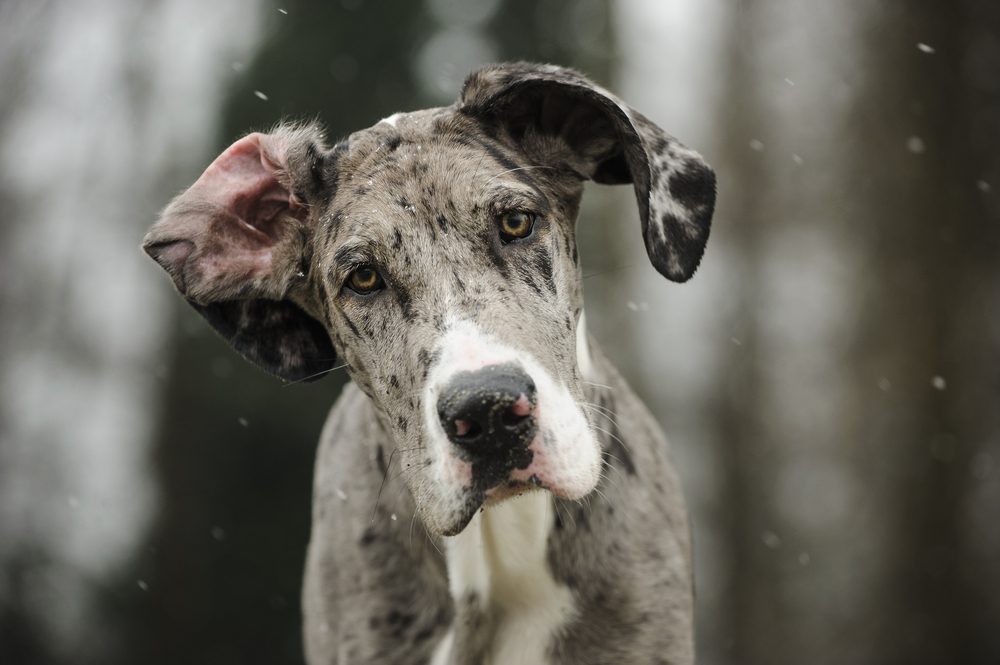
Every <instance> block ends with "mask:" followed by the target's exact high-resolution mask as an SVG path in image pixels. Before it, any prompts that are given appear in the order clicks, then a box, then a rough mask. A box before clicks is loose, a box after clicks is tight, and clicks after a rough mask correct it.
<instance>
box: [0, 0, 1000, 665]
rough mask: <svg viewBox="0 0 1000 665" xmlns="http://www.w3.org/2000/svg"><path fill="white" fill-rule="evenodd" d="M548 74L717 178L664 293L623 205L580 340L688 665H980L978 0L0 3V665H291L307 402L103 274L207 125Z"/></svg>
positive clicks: (358, 120) (993, 554)
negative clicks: (699, 242) (648, 412)
mask: <svg viewBox="0 0 1000 665" xmlns="http://www.w3.org/2000/svg"><path fill="white" fill-rule="evenodd" d="M521 58H523V59H532V60H545V61H551V62H557V63H561V64H566V65H571V66H575V67H578V68H580V69H582V70H583V71H585V72H587V73H588V74H589V75H591V76H592V77H593V78H595V79H596V80H598V81H600V82H601V83H602V84H604V85H605V86H607V87H609V88H611V89H613V90H616V91H618V92H619V93H620V95H621V96H622V97H624V98H625V99H626V100H628V101H629V102H630V103H631V104H632V105H634V106H635V107H637V108H638V109H640V110H641V111H643V112H644V113H645V114H646V115H648V116H650V117H651V118H653V119H654V120H656V121H657V122H659V123H660V124H661V125H662V126H663V127H665V128H666V129H667V130H668V131H670V132H672V133H674V134H676V135H677V136H679V137H680V138H681V139H682V140H683V141H684V142H685V143H687V144H688V145H690V146H692V147H694V148H696V149H698V150H699V151H701V152H702V153H703V154H704V155H705V156H706V157H707V158H708V160H709V162H711V163H712V164H713V165H714V166H715V167H716V168H717V170H718V174H719V183H720V199H719V205H718V213H717V216H716V220H715V224H714V228H713V231H712V237H711V240H710V243H709V249H708V253H707V255H706V258H705V261H704V263H703V266H702V268H701V269H700V270H699V272H698V274H697V275H696V277H695V279H694V280H693V281H692V282H690V283H688V284H685V285H675V284H671V283H668V282H666V281H664V280H662V279H660V278H659V276H658V275H657V274H656V273H655V271H654V270H653V269H652V268H651V266H650V265H649V264H648V262H647V261H646V259H645V255H644V254H643V251H642V243H641V240H640V235H639V232H638V224H637V216H636V210H635V203H634V200H633V198H632V194H631V191H630V189H631V188H628V187H624V188H601V187H599V186H592V187H589V188H588V193H587V194H586V204H585V209H584V211H583V213H582V215H581V220H580V227H579V228H580V244H581V252H582V256H583V263H584V266H585V274H586V278H585V290H586V297H587V308H588V322H589V323H590V324H591V329H592V332H593V333H594V334H595V335H596V337H597V338H598V339H599V340H600V341H601V342H602V343H603V346H604V349H605V351H606V352H607V353H608V354H609V355H610V356H611V358H612V359H613V360H614V361H616V362H617V363H618V365H619V366H620V367H621V368H622V370H623V371H624V372H625V374H626V375H627V376H628V377H629V378H630V380H631V381H632V382H633V384H634V385H635V387H636V388H637V390H638V391H639V393H640V394H641V395H642V396H643V397H644V398H645V399H646V400H647V402H648V403H649V404H650V405H651V406H652V407H653V410H654V411H655V412H656V414H657V415H658V417H659V419H660V421H661V422H662V424H663V425H664V427H665V428H666V430H667V432H668V435H669V436H670V438H671V440H672V442H673V454H674V456H675V458H676V461H677V463H678V466H679V467H680V471H681V476H682V478H683V481H684V486H685V491H686V494H687V497H688V501H689V504H690V508H691V511H692V515H693V522H694V531H695V558H696V562H697V593H698V650H699V656H700V662H702V663H705V664H710V665H713V664H719V665H721V664H743V663H746V664H757V663H760V664H779V665H780V664H786V663H787V664H789V665H791V664H793V663H796V664H797V663H838V664H840V663H852V664H868V663H871V664H883V663H885V664H893V663H901V664H902V663H907V664H918V665H919V664H925V663H926V664H932V663H934V664H936V663H941V664H946V663H948V664H950V663H961V664H978V663H983V664H995V663H1000V630H998V628H1000V408H998V407H1000V399H998V398H1000V363H998V359H1000V354H998V351H1000V260H998V259H1000V252H998V250H1000V3H998V2H996V0H954V1H950V2H943V1H942V2H930V1H927V2H910V1H907V0H845V1H841V2H823V1H821V0H809V1H802V0H742V1H734V0H580V1H571V0H475V1H473V0H420V1H416V0H391V1H390V0H382V1H375V0H333V1H328V2H323V3H321V2H306V1H305V0H277V2H271V1H269V0H213V2H201V1H198V0H130V1H129V2H125V1H124V0H122V1H119V2H112V1H99V0H88V1H84V0H81V1H79V2H54V1H42V0H7V1H6V2H3V3H0V663H5V664H8V665H48V664H53V665H54V664H74V665H76V664H80V665H89V664H91V663H93V664H97V663H101V664H122V665H125V664H131V663H144V664H147V665H157V664H161V663H162V664H164V665H166V664H168V663H169V664H171V665H175V664H177V663H212V664H216V665H225V664H230V663H231V664H234V665H235V664H240V665H247V664H254V663H272V664H273V663H299V662H301V660H302V652H301V647H300V637H299V631H300V611H299V599H298V598H299V586H300V580H301V574H302V564H303V557H304V548H305V545H306V542H307V538H308V530H309V522H308V519H309V514H310V482H311V470H312V462H313V454H314V448H315V444H316V441H317V438H318V432H319V429H320V426H321V423H322V421H323V419H324V417H325V414H326V411H327V409H328V407H329V405H330V403H331V402H332V401H333V399H334V398H335V397H336V395H337V394H338V392H339V390H340V386H341V385H342V384H343V381H344V380H345V377H344V376H343V374H342V373H337V375H333V376H330V377H328V378H326V379H325V380H324V381H321V382H318V383H314V384H304V385H291V386H283V385H281V384H280V383H279V382H277V381H276V380H274V379H271V378H269V377H267V376H265V375H263V374H262V373H259V372H257V371H256V370H254V369H253V368H251V367H249V366H246V365H244V364H243V363H242V361H241V360H239V358H237V357H236V356H235V354H233V353H232V352H231V351H230V350H229V349H228V348H227V347H226V346H225V344H224V343H223V342H222V341H221V340H220V339H218V338H217V337H215V336H214V335H213V334H211V333H210V332H209V331H208V329H207V326H205V325H204V324H203V323H202V322H201V321H200V320H199V319H198V318H197V316H196V315H195V314H194V313H193V312H192V311H190V310H189V309H187V308H186V306H184V305H183V303H182V302H181V300H180V299H179V298H177V297H176V296H175V294H174V293H173V291H172V289H171V287H170V286H169V283H168V281H167V280H166V278H165V277H164V276H163V275H162V274H161V273H160V271H159V270H158V269H157V268H156V266H155V265H154V264H153V263H152V262H151V261H149V260H148V259H146V258H145V257H144V256H142V255H141V254H140V252H139V250H138V245H139V241H140V239H141V237H142V235H143V233H144V231H145V229H146V228H147V227H148V226H149V225H150V224H151V223H152V221H153V220H154V219H155V216H156V214H157V211H158V209H159V208H161V207H162V206H163V205H164V204H165V203H166V202H167V201H168V200H169V198H170V197H171V196H172V195H173V194H174V193H176V192H177V191H178V190H180V189H181V188H183V187H184V186H186V185H187V184H189V183H191V182H192V181H193V180H194V179H195V178H196V177H197V175H198V174H199V173H200V171H201V169H202V168H204V166H205V165H206V164H207V163H208V162H209V161H210V160H211V158H212V157H213V156H214V155H215V154H217V153H218V152H219V151H220V150H221V149H222V148H223V147H225V146H226V145H228V144H229V143H230V142H231V141H233V140H234V139H235V138H236V137H238V136H239V135H240V134H241V133H243V132H245V131H247V130H248V129H253V128H266V127H268V126H269V125H271V124H272V123H274V122H275V121H276V120H278V119H280V118H282V117H313V116H317V115H318V116H319V117H320V118H322V120H323V121H324V122H325V123H326V124H327V126H328V127H329V128H330V133H331V134H332V135H333V136H340V135H346V134H347V133H349V132H350V131H352V130H353V129H357V128H361V127H364V126H367V125H369V124H371V123H373V122H375V121H376V120H377V119H378V118H381V117H384V116H387V115H389V114H390V113H392V112H394V111H397V110H409V109H415V108H421V107H425V106H428V105H437V104H443V103H450V101H451V100H452V99H454V97H455V95H456V94H457V91H458V87H459V84H460V82H461V80H462V78H463V77H464V75H465V74H466V73H467V71H468V70H470V69H471V68H473V67H475V66H477V65H478V64H481V63H485V62H489V61H495V60H504V59H521Z"/></svg>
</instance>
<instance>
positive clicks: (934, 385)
mask: <svg viewBox="0 0 1000 665" xmlns="http://www.w3.org/2000/svg"><path fill="white" fill-rule="evenodd" d="M971 9H975V10H978V11H975V12H973V11H970V10H971ZM990 15H992V16H991V17H990ZM998 15H1000V14H998V11H997V6H996V3H980V2H967V3H960V2H956V3H917V4H913V3H904V2H896V3H892V4H891V5H889V6H888V7H887V8H886V10H885V12H884V13H883V15H882V16H881V17H880V22H881V24H882V25H883V26H884V27H885V28H886V29H888V28H889V27H890V26H899V27H900V29H898V30H896V31H893V32H892V33H891V35H892V36H891V38H889V39H887V38H886V31H885V30H883V31H881V33H880V32H879V31H873V32H872V38H871V41H870V46H869V49H870V52H871V53H872V54H873V56H876V57H879V58H880V59H881V60H882V61H883V62H884V63H885V65H884V66H883V67H880V68H879V69H878V70H877V71H878V75H876V76H873V77H872V78H871V85H870V88H869V91H870V93H871V94H872V95H880V96H882V97H883V99H884V100H885V103H884V104H883V105H882V106H881V107H878V108H879V110H882V111H884V112H882V113H872V114H871V115H870V116H868V117H867V118H864V119H861V120H862V122H860V123H859V131H860V132H861V135H862V137H863V140H865V141H870V142H871V144H872V145H873V147H875V148H876V149H881V150H882V151H884V152H885V153H886V155H887V159H885V160H884V161H883V162H882V163H881V164H880V166H879V168H877V169H871V168H870V167H869V169H868V173H869V178H866V180H867V182H859V183H858V185H859V187H864V190H862V191H863V197H862V198H863V199H868V200H869V203H870V204H871V206H870V208H869V213H868V216H869V217H870V218H871V219H872V222H873V223H874V222H878V223H880V227H881V228H880V234H879V236H878V237H875V238H873V239H872V240H873V243H872V245H871V247H872V255H871V257H870V258H871V262H872V268H873V277H874V278H875V279H873V280H872V285H871V290H870V292H869V296H868V311H869V315H870V318H868V320H867V322H868V326H866V328H865V329H863V330H862V331H861V337H860V338H859V340H858V342H859V347H860V348H861V349H862V350H863V351H864V352H866V353H867V354H868V357H869V358H870V360H871V362H870V366H872V367H873V368H875V369H876V371H878V372H879V373H880V375H883V376H885V377H886V379H887V380H888V382H889V383H890V384H891V388H890V389H888V390H887V392H886V395H885V398H884V400H881V401H882V402H883V404H884V405H882V406H879V405H878V404H877V403H876V404H872V405H871V406H870V408H869V410H868V416H869V420H870V422H871V423H872V428H871V429H869V437H867V438H868V440H869V443H870V444H871V445H877V446H880V447H883V450H884V452H883V453H882V455H885V457H884V458H883V461H884V462H885V465H884V467H883V468H882V469H881V476H882V481H883V482H886V483H887V484H888V486H889V487H890V488H891V492H892V499H893V500H892V502H891V504H890V506H891V510H892V511H893V517H892V521H891V524H890V525H889V528H890V534H889V538H888V540H887V545H888V547H887V548H886V550H885V552H884V554H883V556H884V559H885V561H884V569H885V571H886V578H887V579H886V586H885V588H884V590H883V591H884V594H885V595H884V596H883V597H882V598H880V599H878V601H877V602H878V604H879V605H880V606H881V610H882V617H883V618H882V621H881V629H880V631H879V635H880V636H881V644H880V645H879V653H880V662H900V663H928V664H931V663H955V662H961V663H984V664H985V663H995V662H998V659H1000V639H998V637H997V634H996V630H995V629H996V626H997V625H998V620H1000V616H998V615H997V603H996V601H995V600H993V597H994V596H995V591H996V589H997V587H996V586H993V587H992V591H991V592H984V586H983V585H984V583H986V582H987V581H993V582H994V583H995V582H996V579H997V578H996V572H995V568H996V564H997V562H998V561H1000V548H997V547H996V540H995V539H993V546H992V554H993V558H992V563H988V562H987V560H984V559H982V558H978V559H977V558H976V557H974V556H972V555H973V551H974V549H975V548H976V544H975V543H976V540H977V538H978V534H977V532H976V529H975V528H970V527H973V525H974V520H970V519H969V517H970V512H971V511H975V510H977V508H978V506H976V502H975V497H974V495H973V494H972V490H973V489H974V488H973V486H972V485H970V482H969V481H970V478H971V477H972V476H973V474H974V471H975V469H976V464H977V460H978V462H979V464H982V460H983V459H984V458H983V457H982V455H983V454H989V449H988V446H991V447H992V453H993V454H995V453H996V442H997V437H998V434H1000V427H998V415H997V404H998V397H1000V392H998V383H997V381H998V370H997V365H996V359H997V358H998V357H1000V343H998V342H1000V340H998V339H997V327H996V324H997V320H998V316H997V313H996V307H997V304H998V303H997V296H998V292H997V287H998V285H1000V282H998V277H1000V264H998V256H1000V253H998V249H1000V242H998V241H1000V227H998V224H997V222H998V219H997V216H996V214H995V208H994V214H993V215H990V214H989V212H988V210H987V208H986V206H985V205H984V203H985V201H984V199H983V197H982V192H980V191H978V190H979V187H978V186H977V180H980V179H981V178H982V175H981V174H982V173H983V169H984V167H992V169H993V171H994V173H995V169H996V163H997V162H996V159H997V158H996V155H997V154H998V150H1000V141H998V139H1000V133H998V132H997V124H996V122H995V120H994V121H992V122H989V123H985V124H984V123H983V122H981V120H982V116H983V113H984V112H989V111H992V112H993V113H994V114H995V113H996V110H997V107H996V87H995V79H994V84H993V86H994V87H992V90H991V91H990V92H991V97H992V99H990V98H989V97H984V95H983V94H982V92H981V91H980V90H977V89H976V81H975V80H974V78H973V77H972V76H971V74H972V73H973V72H971V71H970V65H971V66H974V67H978V68H981V69H982V68H984V67H986V68H988V67H989V66H992V70H991V71H992V72H993V76H994V77H995V76H996V74H997V72H998V71H1000V68H998V64H1000V63H998V60H997V57H996V46H995V44H996V42H995V39H996V37H995V34H994V36H993V37H992V39H993V40H994V41H993V44H992V48H990V45H989V44H988V43H986V44H984V43H983V42H982V41H980V42H976V41H975V40H974V39H970V36H971V35H972V34H973V33H975V31H976V30H977V29H978V28H979V27H980V26H981V25H982V23H981V22H982V21H983V20H984V19H987V23H986V24H987V25H992V26H993V27H994V29H995V28H996V27H997V26H998V25H1000V23H998V22H997V18H998ZM989 18H992V22H990V21H989V20H988V19H989ZM984 46H985V47H987V49H988V50H986V51H984V50H983V47H984ZM984 56H985V57H986V58H987V59H986V61H985V62H984V61H983V58H984ZM977 120H979V121H977ZM906 134H908V136H907V135H906ZM970 155H973V156H974V157H973V158H972V159H970ZM987 162H991V163H987ZM864 367H865V365H859V369H863V368H864ZM865 378H868V379H869V380H870V377H865ZM863 380H864V379H862V378H861V377H859V383H860V382H861V381H863ZM886 385H889V384H886ZM880 456H881V455H880ZM986 459H989V458H986ZM993 483H994V484H995V483H996V481H995V479H994V480H993ZM994 496H995V494H994ZM994 508H995V506H994ZM981 526H982V525H979V527H980V528H981ZM993 528H994V529H995V528H996V526H995V524H994V527H993Z"/></svg>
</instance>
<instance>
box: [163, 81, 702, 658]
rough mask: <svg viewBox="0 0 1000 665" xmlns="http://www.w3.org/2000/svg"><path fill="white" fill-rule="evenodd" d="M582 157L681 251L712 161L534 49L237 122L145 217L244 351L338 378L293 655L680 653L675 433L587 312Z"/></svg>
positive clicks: (655, 246) (690, 654)
mask: <svg viewBox="0 0 1000 665" xmlns="http://www.w3.org/2000/svg"><path fill="white" fill-rule="evenodd" d="M586 180H592V181H595V182H598V183H605V184H618V183H632V185H633V187H634V190H635V194H636V197H637V201H638V208H639V220H640V222H641V227H642V235H643V239H644V241H645V247H646V250H647V252H648V255H649V259H650V260H651V262H652V264H653V266H654V267H655V268H656V269H657V270H658V271H659V272H660V273H662V274H663V275H664V276H666V277H667V278H668V279H670V280H673V281H676V282H684V281H686V280H688V279H689V278H690V277H691V276H692V274H693V273H694V271H695V269H696V268H697V266H698V264H699V262H700V260H701V258H702V254H703V252H704V249H705V243H706V240H707V238H708V233H709V225H710V221H711V217H712V212H713V208H714V204H715V191H716V186H715V175H714V173H713V171H712V169H711V168H710V167H709V166H708V165H707V164H706V163H705V161H704V160H703V159H702V158H701V156H700V155H698V153H696V152H694V151H692V150H690V149H687V148H685V147H684V146H682V145H681V144H680V143H678V142H677V141H676V140H675V139H674V138H672V137H671V136H669V135H668V134H666V133H665V132H664V131H663V130H661V129H660V128H659V127H657V126H656V125H655V124H654V123H653V122H651V121H650V120H648V119H647V118H646V117H645V116H643V115H641V114H640V113H638V112H637V111H635V110H633V109H631V108H629V107H628V106H627V105H625V104H624V103H623V102H622V101H620V100H619V99H618V98H617V97H615V96H614V95H613V94H611V93H610V92H608V91H606V90H604V89H602V88H601V87H599V86H597V85H595V84H594V83H593V82H591V81H589V80H588V79H587V78H585V77H584V76H582V75H581V74H579V73H577V72H575V71H573V70H570V69H566V68H562V67H558V66H553V65H541V64H530V63H511V64H501V65H493V66H488V67H485V68H482V69H480V70H478V71H476V72H474V73H472V74H471V75H469V77H468V78H467V79H466V81H465V84H464V86H463V88H462V91H461V95H460V97H459V99H458V101H457V102H455V103H454V104H452V105H451V106H447V107H443V108H433V109H428V110H421V111H415V112H411V113H397V114H395V115H392V116H391V117H388V118H386V119H384V120H382V121H380V122H378V123H377V124H375V125H374V126H372V127H370V128H368V129H364V130H361V131H358V132H355V133H353V134H351V135H350V137H348V138H347V139H345V140H342V141H340V142H337V143H336V144H334V145H333V146H332V147H331V146H330V145H329V144H328V142H327V140H326V137H325V136H324V132H323V130H322V128H321V127H320V126H319V125H318V124H316V123H306V124H283V125H279V126H278V127H277V128H276V129H274V130H273V131H272V132H270V133H254V134H250V135H248V136H245V137H243V138H241V139H239V140H238V141H236V143H234V144H233V145H232V146H230V147H229V148H228V149H227V150H225V152H223V153H222V154H221V155H220V156H219V157H218V158H216V159H215V161H213V162H212V164H211V165H210V166H209V167H208V168H207V169H206V171H205V172H204V173H203V174H202V175H201V177H200V178H199V179H198V180H197V181H196V182H195V183H194V185H192V186H191V187H190V188H189V189H188V190H186V191H185V192H183V193H182V194H181V195H179V196H178V197H177V198H176V199H174V200H173V201H172V202H171V203H170V204H169V205H168V206H167V208H166V209H165V210H164V211H163V213H162V215H161V217H160V219H159V220H158V221H157V223H156V224H155V225H154V226H153V227H152V228H151V229H150V231H149V232H148V234H147V235H146V238H145V240H144V243H143V248H144V249H145V251H146V252H147V253H148V254H149V255H150V256H151V257H152V258H153V259H155V260H156V262H157V263H159V264H160V266H162V267H163V268H164V269H165V270H166V272H167V273H168V274H169V275H170V277H171V278H172V279H173V282H174V284H175V286H176V288H177V290H178V291H179V292H180V293H181V295H182V296H184V298H185V299H186V300H187V301H188V302H189V303H190V304H191V305H192V306H193V307H194V308H195V309H196V310H197V311H198V312H199V313H200V314H201V315H202V316H203V317H204V318H205V319H206V320H207V321H208V323H209V324H210V325H211V326H212V327H213V328H214V329H215V330H216V331H218V333H220V334H221V335H222V336H223V337H224V338H225V339H226V340H228V341H229V343H230V344H231V345H232V346H233V347H234V348H235V349H236V351H238V352H239V353H240V354H241V355H243V356H244V357H245V358H246V359H247V360H249V361H250V362H252V363H254V364H256V365H258V366H260V367H261V368H263V369H265V370H267V371H268V372H270V373H272V374H274V375H277V376H278V377H280V378H282V379H284V380H286V381H303V380H314V379H317V378H320V377H322V376H323V375H324V374H326V373H328V372H330V371H332V370H333V369H337V368H338V367H345V368H346V370H347V372H348V373H349V375H350V377H351V379H352V382H351V383H349V384H348V386H347V387H346V388H345V389H344V392H343V394H342V395H341V396H340V398H339V399H338V400H337V402H336V404H335V405H334V407H333V410H332V412H331V414H330V416H329V419H328V421H327V423H326V425H325V427H324V431H323V433H322V437H321V441H320V444H319V450H318V453H317V464H316V470H315V479H314V502H313V515H312V525H313V526H312V535H311V541H310V545H309V549H308V554H307V563H306V574H305V580H304V584H303V609H304V616H305V627H304V637H305V646H306V654H307V659H308V662H309V663H310V664H312V665H319V664H332V663H338V664H341V665H343V664H347V663H351V664H355V663H379V664H386V663H400V664H403V663H405V664H414V663H426V664H430V665H443V664H452V665H466V664H471V663H488V664H490V665H514V664H524V665H536V664H542V663H544V664H548V665H557V664H558V665H563V664H569V663H573V664H579V663H595V664H597V663H602V664H603V663H615V664H622V663H626V664H630V663H644V664H651V663H657V664H667V663H669V664H682V663H691V662H693V660H694V645H693V584H692V579H693V577H692V560H691V559H692V556H691V548H690V534H689V527H688V522H687V515H686V510H685V507H684V501H683V497H682V494H681V490H680V487H679V483H678V479H677V477H676V475H675V472H674V470H673V468H672V466H671V464H670V462H669V461H668V457H667V453H668V449H667V444H666V441H665V439H664V437H663V435H662V433H661V431H660V429H659V427H658V426H657V424H656V422H655V420H654V419H653V417H652V416H651V415H650V413H649V412H648V411H647V409H646V408H645V407H644V406H643V404H642V403H641V402H640V400H639V399H638V398H637V397H636V396H635V394H634V393H633V392H632V391H631V390H630V389H629V387H628V386H627V385H626V383H625V382H624V381H623V380H622V378H621V377H620V376H619V374H618V373H617V372H616V371H615V370H614V368H613V367H612V366H611V365H610V364H609V363H608V361H607V360H606V359H605V357H604V356H603V355H601V353H600V351H599V349H598V348H597V345H596V344H595V343H594V341H593V340H592V339H591V338H589V337H588V335H587V332H586V327H585V326H586V324H585V316H584V311H583V301H582V284H581V280H582V276H581V271H580V261H579V256H578V253H577V248H576V242H575V221H576V217H577V212H578V209H579V204H580V199H581V195H582V192H583V183H584V181H586ZM415 530H416V534H414V531H415Z"/></svg>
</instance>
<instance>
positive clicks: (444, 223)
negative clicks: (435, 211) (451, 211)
mask: <svg viewBox="0 0 1000 665" xmlns="http://www.w3.org/2000/svg"><path fill="white" fill-rule="evenodd" d="M437 225H438V226H439V227H440V228H441V230H442V231H444V232H445V233H447V232H448V218H447V217H445V216H444V215H438V216H437Z"/></svg>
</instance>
